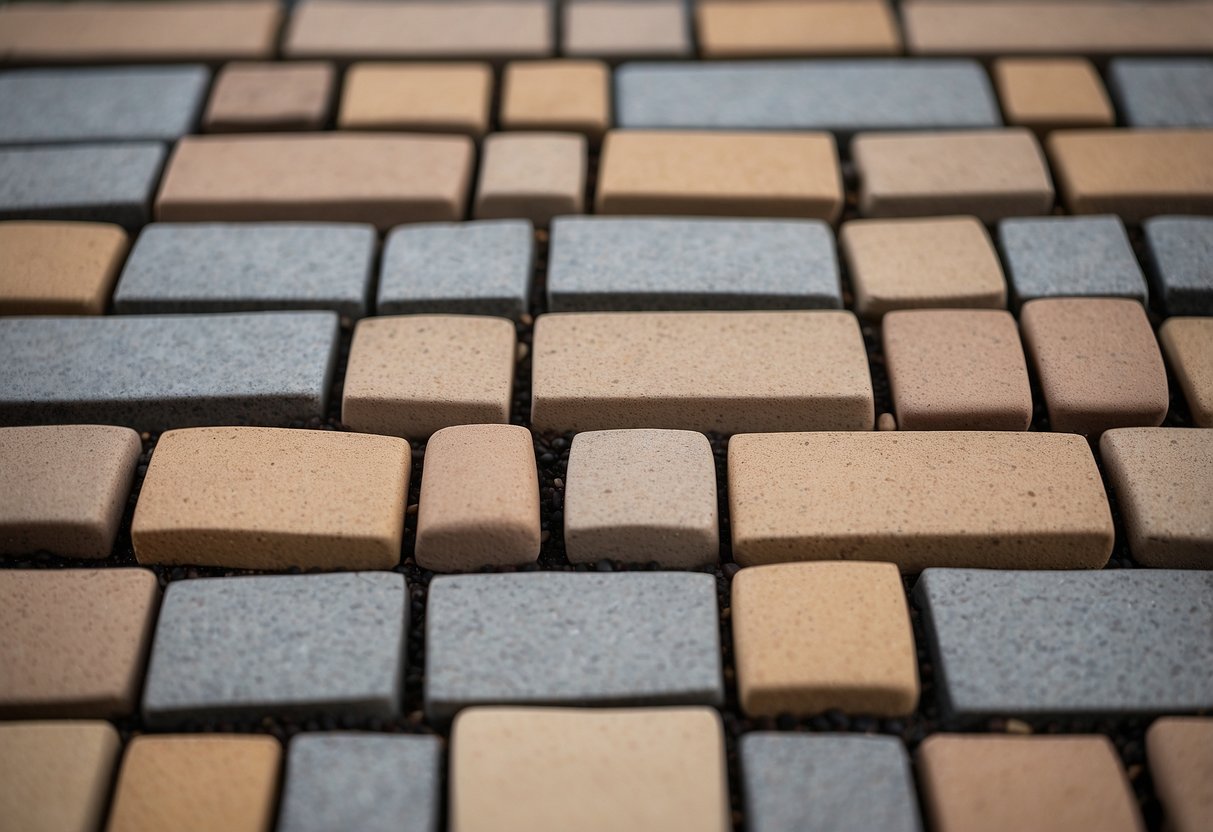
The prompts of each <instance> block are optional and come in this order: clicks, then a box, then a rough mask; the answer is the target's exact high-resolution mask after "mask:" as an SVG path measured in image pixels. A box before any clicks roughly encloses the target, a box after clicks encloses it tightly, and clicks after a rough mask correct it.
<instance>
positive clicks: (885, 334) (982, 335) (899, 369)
mask: <svg viewBox="0 0 1213 832" xmlns="http://www.w3.org/2000/svg"><path fill="white" fill-rule="evenodd" d="M881 337H882V339H883V342H884V357H885V365H886V367H887V369H888V373H889V386H890V387H891V389H892V393H893V405H894V407H895V409H896V411H897V425H898V427H899V428H900V429H901V430H1027V429H1028V425H1029V424H1031V422H1032V389H1031V385H1030V384H1029V383H1028V364H1027V361H1026V360H1025V358H1024V354H1023V345H1022V344H1021V343H1020V342H1019V327H1018V326H1017V325H1016V323H1015V319H1014V318H1013V317H1012V316H1011V313H1010V312H1006V311H1003V310H994V309H911V310H904V311H900V312H892V313H890V314H888V315H886V316H885V318H884V324H883V326H882V327H881Z"/></svg>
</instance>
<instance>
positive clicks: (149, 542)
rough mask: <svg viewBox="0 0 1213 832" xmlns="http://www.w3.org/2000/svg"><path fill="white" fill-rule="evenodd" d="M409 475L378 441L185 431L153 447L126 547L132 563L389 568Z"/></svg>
mask: <svg viewBox="0 0 1213 832" xmlns="http://www.w3.org/2000/svg"><path fill="white" fill-rule="evenodd" d="M411 467H412V461H411V455H410V453H409V445H408V443H407V442H405V441H404V440H402V439H397V438H395V437H389V436H368V435H363V434H353V433H334V432H331V431H319V430H292V429H287V428H249V427H230V428H186V429H184V430H170V431H167V432H165V433H163V434H161V436H160V441H159V442H158V443H157V444H156V450H155V451H153V453H152V460H151V463H150V464H149V465H148V468H147V476H146V477H144V480H143V489H142V490H141V491H140V493H139V502H138V503H137V504H136V506H135V517H134V520H133V521H132V522H131V542H132V543H133V544H134V547H135V557H136V558H138V559H139V562H140V563H171V564H197V565H204V566H227V567H233V568H243V569H286V568H288V567H292V566H296V567H300V568H303V569H317V568H319V569H390V568H392V567H393V566H395V565H396V564H397V563H399V562H400V542H401V537H402V534H403V527H404V510H405V502H406V495H407V494H408V486H409V472H410V469H411Z"/></svg>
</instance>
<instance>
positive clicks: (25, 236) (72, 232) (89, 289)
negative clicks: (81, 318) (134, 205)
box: [0, 220, 129, 315]
mask: <svg viewBox="0 0 1213 832" xmlns="http://www.w3.org/2000/svg"><path fill="white" fill-rule="evenodd" d="M128 245H129V240H128V238H127V236H126V232H125V231H123V230H122V228H121V227H119V226H117V225H111V224H108V223H94V222H38V221H36V220H10V221H8V222H0V315H73V314H75V315H101V314H103V313H104V312H105V307H106V306H108V305H109V300H110V292H111V291H112V290H113V288H114V281H116V280H117V279H118V270H119V269H120V268H121V267H122V259H123V258H124V257H125V256H126V250H127V247H128Z"/></svg>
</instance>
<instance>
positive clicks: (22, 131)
mask: <svg viewBox="0 0 1213 832" xmlns="http://www.w3.org/2000/svg"><path fill="white" fill-rule="evenodd" d="M209 84H210V72H209V71H208V70H207V69H206V67H204V66H171V67H170V66H149V67H107V68H104V69H101V68H96V69H93V68H89V69H24V70H15V71H12V72H5V73H0V113H4V118H3V119H0V144H24V143H29V144H33V143H35V142H88V141H132V140H139V139H159V140H163V141H173V140H175V139H178V138H180V137H181V136H184V135H185V134H186V133H188V132H190V130H192V129H193V127H194V124H195V123H196V122H197V120H198V113H199V111H200V110H201V109H202V102H203V100H204V98H205V96H206V91H207V87H208V86H209Z"/></svg>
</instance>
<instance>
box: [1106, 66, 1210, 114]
mask: <svg viewBox="0 0 1213 832" xmlns="http://www.w3.org/2000/svg"><path fill="white" fill-rule="evenodd" d="M1108 86H1109V88H1111V91H1112V96H1113V97H1114V98H1115V99H1116V106H1117V109H1119V110H1120V114H1121V117H1122V118H1123V119H1124V121H1125V123H1126V124H1127V125H1128V126H1130V127H1213V59H1209V58H1114V59H1113V60H1111V61H1109V62H1108Z"/></svg>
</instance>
